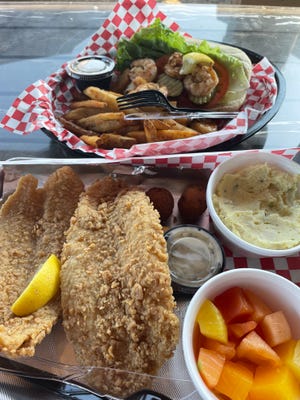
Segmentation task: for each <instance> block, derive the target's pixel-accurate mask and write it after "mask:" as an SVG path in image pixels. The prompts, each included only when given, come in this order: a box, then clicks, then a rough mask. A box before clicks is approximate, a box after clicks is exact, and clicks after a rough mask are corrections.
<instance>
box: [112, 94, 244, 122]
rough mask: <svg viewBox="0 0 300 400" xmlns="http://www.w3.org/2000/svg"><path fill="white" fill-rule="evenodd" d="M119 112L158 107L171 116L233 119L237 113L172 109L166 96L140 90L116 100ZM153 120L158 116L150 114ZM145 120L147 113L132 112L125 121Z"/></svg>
mask: <svg viewBox="0 0 300 400" xmlns="http://www.w3.org/2000/svg"><path fill="white" fill-rule="evenodd" d="M117 103H118V107H119V110H120V111H122V110H128V109H136V108H140V107H160V108H163V109H164V110H166V111H167V112H168V113H169V114H171V116H172V117H173V114H174V115H175V114H176V116H178V117H190V118H234V117H236V116H237V114H238V112H228V111H210V110H207V111H205V110H198V109H195V108H181V107H174V106H173V105H172V104H171V103H170V102H169V101H168V99H167V98H166V96H165V95H164V94H163V93H161V92H160V91H158V90H142V91H140V92H135V93H129V94H126V95H124V96H120V97H118V98H117ZM152 116H153V118H159V116H160V114H156V113H154V114H152ZM139 117H140V118H146V117H147V113H144V112H143V113H139V112H134V113H132V114H127V115H126V117H125V118H126V119H139Z"/></svg>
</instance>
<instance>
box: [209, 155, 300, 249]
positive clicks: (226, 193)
mask: <svg viewBox="0 0 300 400" xmlns="http://www.w3.org/2000/svg"><path fill="white" fill-rule="evenodd" d="M206 201H207V207H208V211H209V213H210V216H211V219H212V221H213V224H214V227H215V229H216V231H217V232H218V234H219V235H220V236H221V238H222V241H223V243H224V244H225V246H227V247H228V248H229V249H231V250H232V251H233V252H234V253H235V254H237V255H243V256H248V257H282V256H289V255H292V254H296V253H298V252H299V251H300V165H299V164H297V163H296V162H294V161H292V160H289V159H288V158H286V157H284V156H281V155H277V154H274V153H269V152H264V151H261V152H253V153H251V152H250V153H245V154H237V155H235V156H233V157H231V158H230V159H228V160H226V161H224V162H222V163H221V164H220V165H219V166H218V167H217V168H216V169H215V170H214V171H213V173H212V174H211V176H210V179H209V182H208V186H207V192H206Z"/></svg>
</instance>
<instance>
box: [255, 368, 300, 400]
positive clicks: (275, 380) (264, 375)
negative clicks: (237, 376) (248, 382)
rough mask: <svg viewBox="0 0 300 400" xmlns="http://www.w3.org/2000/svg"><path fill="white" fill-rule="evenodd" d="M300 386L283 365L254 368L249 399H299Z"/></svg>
mask: <svg viewBox="0 0 300 400" xmlns="http://www.w3.org/2000/svg"><path fill="white" fill-rule="evenodd" d="M299 399H300V387H299V383H298V382H297V379H296V378H295V377H294V376H293V374H292V373H291V371H290V370H289V369H288V368H287V367H286V366H285V365H282V366H280V367H276V368H272V367H269V366H259V367H257V369H256V372H255V375H254V380H253V385H252V388H251V390H250V393H249V400H299Z"/></svg>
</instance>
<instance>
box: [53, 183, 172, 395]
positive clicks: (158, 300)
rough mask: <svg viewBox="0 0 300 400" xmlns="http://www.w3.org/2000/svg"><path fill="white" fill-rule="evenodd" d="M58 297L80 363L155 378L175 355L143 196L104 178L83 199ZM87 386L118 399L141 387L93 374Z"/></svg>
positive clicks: (153, 224)
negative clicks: (97, 388)
mask: <svg viewBox="0 0 300 400" xmlns="http://www.w3.org/2000/svg"><path fill="white" fill-rule="evenodd" d="M61 299H62V308H63V325H64V329H65V332H66V334H67V337H68V339H69V340H70V342H71V343H72V344H73V347H74V351H75V353H76V356H77V360H78V362H79V363H80V364H82V365H93V366H98V367H112V368H116V369H120V370H129V371H134V372H138V373H147V374H155V373H156V372H157V371H158V369H159V368H160V367H161V366H162V364H163V363H164V361H165V360H166V359H168V358H169V357H171V356H172V355H173V352H174V350H175V348H176V344H177V342H178V337H179V320H178V318H177V316H176V315H175V313H174V308H175V301H174V298H173V293H172V288H171V281H170V274H169V269H168V265H167V252H166V244H165V240H164V237H163V231H162V227H161V225H160V223H159V215H158V212H157V211H155V210H154V208H153V206H152V205H151V204H150V201H149V198H148V197H147V196H146V195H145V193H144V192H141V191H139V190H135V189H130V188H124V187H123V185H122V183H121V182H120V181H118V180H114V179H112V178H104V179H103V180H100V181H97V182H96V183H94V184H93V185H92V186H91V187H89V188H88V190H87V191H86V193H85V194H83V195H82V196H81V199H80V202H79V204H78V207H77V209H76V212H75V215H74V218H73V219H72V221H71V226H70V228H69V230H68V232H67V238H66V243H65V245H64V248H63V252H62V273H61ZM90 383H91V384H93V385H95V386H97V387H99V388H100V389H101V390H102V392H108V393H112V392H113V394H115V395H119V396H120V395H124V394H126V389H127V390H134V388H135V389H137V388H139V387H140V386H143V384H145V381H143V379H142V378H138V377H137V376H131V377H130V376H129V375H126V374H121V373H120V374H117V373H116V374H114V373H113V371H110V372H109V371H105V372H104V373H103V374H102V373H101V369H100V368H99V369H98V370H96V371H95V373H94V374H93V376H92V377H91V379H90ZM112 389H113V390H112Z"/></svg>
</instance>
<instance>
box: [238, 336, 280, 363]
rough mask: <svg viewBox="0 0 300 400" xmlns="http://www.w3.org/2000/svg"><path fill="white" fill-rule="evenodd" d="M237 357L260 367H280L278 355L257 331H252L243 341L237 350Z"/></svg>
mask: <svg viewBox="0 0 300 400" xmlns="http://www.w3.org/2000/svg"><path fill="white" fill-rule="evenodd" d="M236 355H237V357H239V358H242V359H246V360H249V361H252V362H254V363H255V364H258V365H261V364H265V363H268V364H271V365H273V366H277V365H280V357H279V356H278V354H277V353H276V352H275V351H274V350H273V349H272V347H270V346H269V345H268V343H267V342H265V341H264V340H263V339H262V338H261V336H259V335H258V334H257V333H256V332H255V331H251V332H250V333H248V335H246V336H245V337H244V338H243V339H242V340H241V342H240V344H239V345H238V346H237V348H236Z"/></svg>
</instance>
